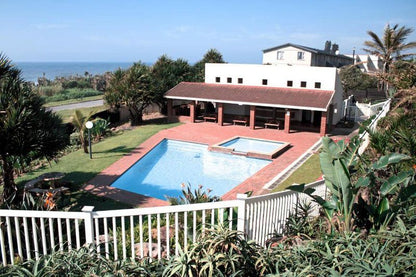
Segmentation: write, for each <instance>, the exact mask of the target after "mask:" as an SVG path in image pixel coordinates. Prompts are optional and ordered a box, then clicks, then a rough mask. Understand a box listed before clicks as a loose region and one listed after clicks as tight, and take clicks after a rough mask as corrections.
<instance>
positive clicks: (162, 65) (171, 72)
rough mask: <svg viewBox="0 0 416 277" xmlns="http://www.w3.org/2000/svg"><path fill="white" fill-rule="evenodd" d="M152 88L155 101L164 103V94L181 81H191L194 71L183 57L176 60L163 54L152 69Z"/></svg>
mask: <svg viewBox="0 0 416 277" xmlns="http://www.w3.org/2000/svg"><path fill="white" fill-rule="evenodd" d="M150 75H151V83H150V89H151V91H152V93H153V94H154V97H155V102H156V103H159V104H162V105H163V103H164V102H165V101H164V99H163V96H164V94H165V93H166V92H167V91H168V90H170V89H171V88H173V87H174V86H176V85H177V84H179V83H180V82H186V81H191V76H192V71H191V66H190V65H189V63H188V62H187V61H185V60H183V59H177V60H176V61H174V60H172V59H170V58H169V57H168V56H166V55H163V56H161V57H159V59H158V60H157V61H156V63H155V64H154V65H153V66H152V68H151V70H150Z"/></svg>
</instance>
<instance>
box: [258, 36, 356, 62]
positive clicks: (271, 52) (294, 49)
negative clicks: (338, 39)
mask: <svg viewBox="0 0 416 277" xmlns="http://www.w3.org/2000/svg"><path fill="white" fill-rule="evenodd" d="M353 61H354V59H353V58H351V57H348V56H345V55H341V54H339V51H338V45H337V44H332V48H331V42H329V41H327V42H326V44H325V49H324V50H319V49H315V48H311V47H307V46H303V45H298V44H293V43H286V44H283V45H279V46H276V47H273V48H269V49H265V50H263V64H285V65H306V66H323V67H338V68H339V67H342V66H344V65H348V64H352V63H353Z"/></svg>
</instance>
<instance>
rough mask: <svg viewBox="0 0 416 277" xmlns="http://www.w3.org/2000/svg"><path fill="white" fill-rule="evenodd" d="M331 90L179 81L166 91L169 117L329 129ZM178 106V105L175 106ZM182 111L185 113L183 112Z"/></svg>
mask: <svg viewBox="0 0 416 277" xmlns="http://www.w3.org/2000/svg"><path fill="white" fill-rule="evenodd" d="M333 95H334V91H328V90H319V89H315V90H311V89H294V88H277V87H260V86H243V85H221V84H207V83H188V82H182V83H180V84H178V85H177V86H175V87H174V88H172V89H171V90H169V91H168V92H167V93H166V95H165V98H167V101H168V105H167V112H168V120H169V121H174V120H175V118H177V117H178V116H186V117H187V118H188V120H189V121H190V122H192V123H194V122H201V121H204V122H208V121H210V122H214V123H217V124H218V125H220V126H223V125H225V124H233V125H244V126H248V127H249V128H250V129H253V130H254V129H256V128H276V129H283V130H284V132H285V133H291V132H294V131H295V130H299V129H300V130H308V131H316V132H319V133H320V135H321V136H324V135H325V134H327V132H328V131H330V128H331V124H330V122H331V121H332V119H331V117H332V114H333V105H332V104H331V101H332V98H333ZM178 107H180V108H179V109H178ZM183 111H185V113H183Z"/></svg>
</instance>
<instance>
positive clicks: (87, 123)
mask: <svg viewBox="0 0 416 277" xmlns="http://www.w3.org/2000/svg"><path fill="white" fill-rule="evenodd" d="M93 125H94V124H93V123H92V122H91V121H87V122H86V123H85V127H87V129H88V145H89V147H90V150H89V152H90V159H92V149H91V128H92V126H93Z"/></svg>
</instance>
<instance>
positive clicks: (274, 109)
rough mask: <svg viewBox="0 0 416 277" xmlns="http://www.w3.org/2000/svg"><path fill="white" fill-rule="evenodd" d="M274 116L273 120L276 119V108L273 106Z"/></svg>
mask: <svg viewBox="0 0 416 277" xmlns="http://www.w3.org/2000/svg"><path fill="white" fill-rule="evenodd" d="M272 117H273V120H276V108H273V114H272Z"/></svg>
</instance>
